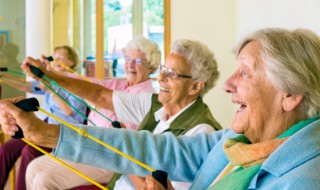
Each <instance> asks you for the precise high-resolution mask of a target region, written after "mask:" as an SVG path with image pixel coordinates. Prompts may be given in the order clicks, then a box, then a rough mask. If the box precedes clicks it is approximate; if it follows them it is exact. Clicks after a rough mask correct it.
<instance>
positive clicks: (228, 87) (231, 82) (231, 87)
mask: <svg viewBox="0 0 320 190" xmlns="http://www.w3.org/2000/svg"><path fill="white" fill-rule="evenodd" d="M223 89H224V91H226V92H227V93H233V92H235V90H236V86H235V75H231V76H230V77H229V78H228V79H227V80H226V82H224V85H223Z"/></svg>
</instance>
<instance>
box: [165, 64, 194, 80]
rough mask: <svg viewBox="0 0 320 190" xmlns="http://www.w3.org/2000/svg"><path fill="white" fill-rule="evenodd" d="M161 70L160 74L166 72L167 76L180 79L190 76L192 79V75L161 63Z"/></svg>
mask: <svg viewBox="0 0 320 190" xmlns="http://www.w3.org/2000/svg"><path fill="white" fill-rule="evenodd" d="M159 71H160V74H162V73H165V76H166V77H170V78H172V79H178V78H190V79H192V76H190V75H182V74H178V73H177V72H176V71H175V70H173V69H167V68H166V67H165V66H164V65H159Z"/></svg>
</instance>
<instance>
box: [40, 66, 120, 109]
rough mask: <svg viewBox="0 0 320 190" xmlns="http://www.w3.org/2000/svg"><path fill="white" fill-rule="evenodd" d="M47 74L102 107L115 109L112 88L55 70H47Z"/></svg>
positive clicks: (63, 86)
mask: <svg viewBox="0 0 320 190" xmlns="http://www.w3.org/2000/svg"><path fill="white" fill-rule="evenodd" d="M46 75H47V76H48V77H49V78H50V79H52V80H54V81H55V82H57V83H58V84H59V85H60V86H61V87H62V88H64V89H66V90H68V91H69V92H71V93H73V94H75V95H77V96H79V97H81V98H83V99H86V100H88V101H90V102H91V103H93V104H94V105H96V106H99V107H100V108H106V109H109V110H112V111H114V108H113V104H112V90H109V89H107V88H104V87H102V86H100V85H97V84H93V83H90V82H87V81H84V80H80V79H75V78H70V77H65V76H61V75H58V74H56V73H53V72H47V74H46Z"/></svg>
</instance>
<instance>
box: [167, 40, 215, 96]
mask: <svg viewBox="0 0 320 190" xmlns="http://www.w3.org/2000/svg"><path fill="white" fill-rule="evenodd" d="M171 53H174V54H179V55H182V56H183V57H185V58H186V60H187V64H189V65H190V67H191V76H192V78H193V79H195V80H197V81H200V82H203V83H204V84H205V86H204V88H203V89H202V90H201V91H200V94H199V95H200V97H203V96H204V95H205V94H206V93H207V92H208V91H209V90H210V89H211V88H213V87H214V86H215V84H216V82H217V80H218V78H219V75H220V73H219V71H218V65H217V61H216V59H215V57H214V53H213V52H212V51H211V50H210V49H209V48H208V47H207V46H206V45H204V44H202V43H201V42H198V41H193V40H186V39H181V40H176V41H175V42H174V43H173V44H172V46H171Z"/></svg>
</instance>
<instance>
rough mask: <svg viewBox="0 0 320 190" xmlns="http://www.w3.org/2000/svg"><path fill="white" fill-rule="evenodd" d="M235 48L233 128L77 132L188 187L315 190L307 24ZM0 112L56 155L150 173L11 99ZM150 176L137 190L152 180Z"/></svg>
mask: <svg viewBox="0 0 320 190" xmlns="http://www.w3.org/2000/svg"><path fill="white" fill-rule="evenodd" d="M234 52H235V54H236V61H237V63H236V70H235V72H234V73H233V74H232V75H231V76H230V77H229V78H228V79H227V81H226V82H225V85H224V89H225V91H226V92H228V93H230V94H231V95H232V102H233V103H235V104H238V105H239V108H238V110H237V111H236V115H235V118H234V121H233V123H232V126H231V127H232V129H225V130H221V131H216V132H212V133H211V134H197V135H193V136H188V137H185V136H180V137H175V136H174V135H172V134H170V133H164V134H162V135H155V136H154V135H152V134H150V133H149V132H146V131H140V132H137V131H129V130H119V129H101V128H93V127H85V126H84V127H82V129H84V130H86V131H87V132H88V133H89V134H91V135H93V136H95V137H97V138H99V139H101V140H102V141H104V142H105V143H108V144H110V145H112V146H113V147H115V148H117V149H119V150H121V151H123V152H125V153H127V154H129V155H132V156H133V157H134V158H135V159H137V160H140V161H141V162H143V163H145V164H147V165H149V166H151V167H152V168H155V169H160V170H165V171H167V172H168V177H169V179H170V180H175V181H192V182H193V184H192V186H191V187H190V189H197V190H198V189H310V190H311V189H317V188H319V187H320V173H319V169H320V146H319V144H320V133H319V131H320V120H319V116H320V93H319V92H320V83H319V81H320V38H319V36H318V35H316V34H315V33H313V32H311V31H309V30H305V29H296V30H286V29H278V28H270V29H262V30H259V31H257V32H254V33H252V34H250V35H248V36H247V37H245V38H244V39H243V40H242V41H241V42H240V43H239V44H238V45H237V46H236V47H235V50H234ZM0 110H2V112H3V114H2V115H1V117H0V120H1V125H2V127H3V130H4V132H5V133H6V134H9V135H13V134H14V132H15V131H16V130H17V127H16V126H15V124H18V125H19V126H21V127H22V129H23V131H24V133H25V136H26V138H27V139H29V140H30V141H32V142H34V143H37V144H39V145H42V146H48V147H53V148H56V150H55V152H54V154H55V155H56V156H58V157H62V158H64V159H70V160H74V161H78V162H82V163H87V164H92V165H96V166H100V167H103V168H106V169H110V170H114V171H117V172H120V173H130V174H135V175H140V176H146V175H149V174H150V172H149V171H148V170H146V169H144V168H142V167H140V166H138V165H136V164H134V163H132V162H131V161H129V160H127V159H126V158H123V157H122V156H120V155H117V154H116V153H114V152H112V151H110V150H108V149H107V148H105V147H102V146H100V145H97V144H95V143H89V141H90V139H87V138H84V137H81V136H79V134H78V133H77V132H75V131H73V130H70V129H68V128H67V127H64V126H63V125H61V126H60V127H58V126H56V125H53V126H51V125H48V124H45V123H43V122H41V121H39V120H37V118H35V117H33V115H32V114H31V113H27V112H24V111H21V110H20V109H18V108H17V107H15V106H13V105H12V104H11V103H8V101H2V102H1V103H0ZM31 124H32V125H31ZM44 126H45V127H44ZM84 145H86V148H83V146H84ZM132 147H137V148H135V149H133V148H132ZM93 160H99V162H93ZM147 179H148V178H147ZM150 181H152V180H148V181H147V182H148V183H145V185H144V186H143V187H141V189H147V188H148V185H150V186H152V185H154V183H149V182H150ZM160 189H161V187H160Z"/></svg>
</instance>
